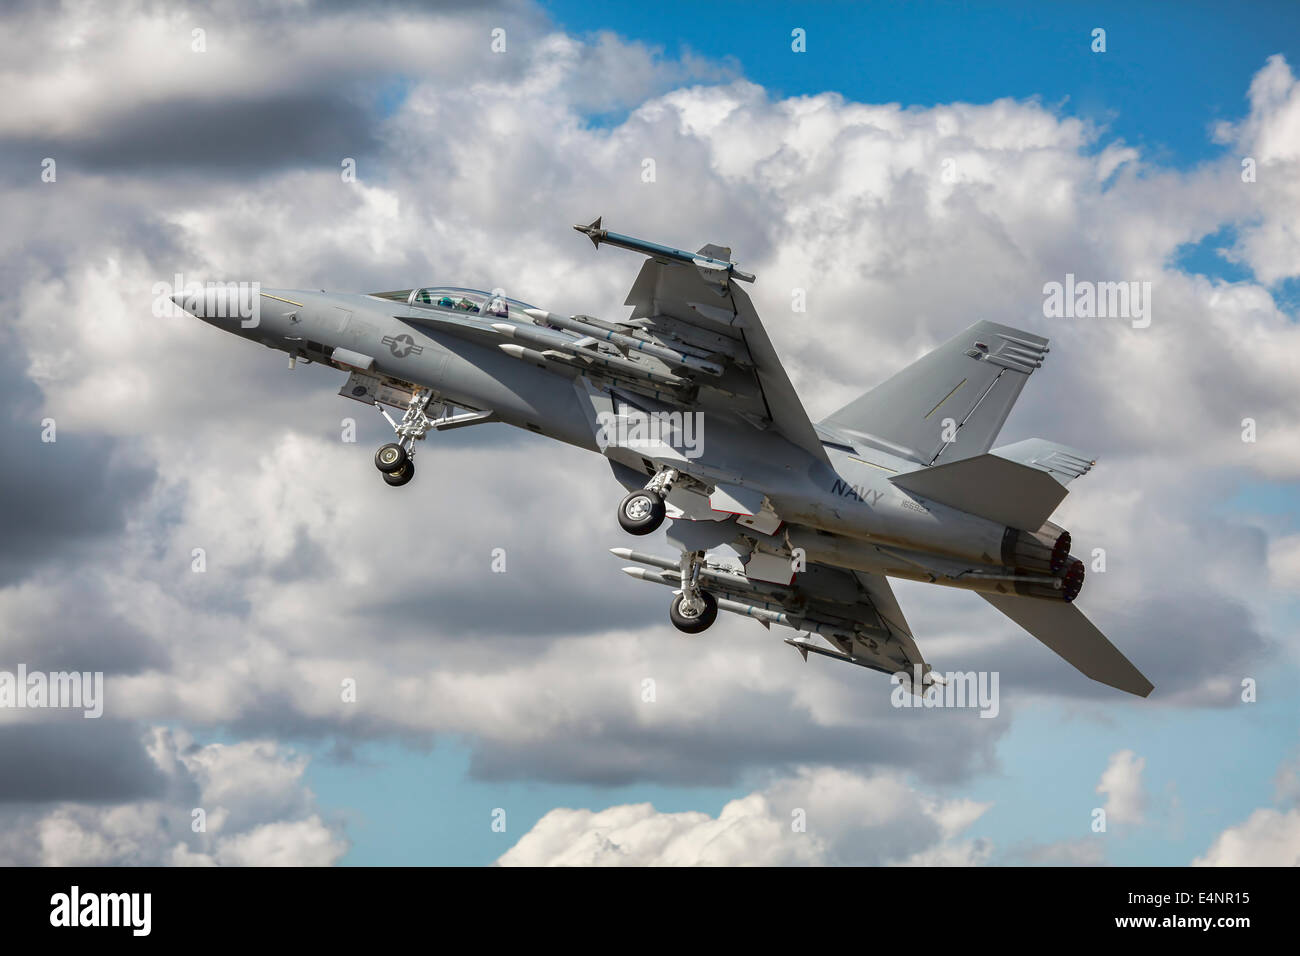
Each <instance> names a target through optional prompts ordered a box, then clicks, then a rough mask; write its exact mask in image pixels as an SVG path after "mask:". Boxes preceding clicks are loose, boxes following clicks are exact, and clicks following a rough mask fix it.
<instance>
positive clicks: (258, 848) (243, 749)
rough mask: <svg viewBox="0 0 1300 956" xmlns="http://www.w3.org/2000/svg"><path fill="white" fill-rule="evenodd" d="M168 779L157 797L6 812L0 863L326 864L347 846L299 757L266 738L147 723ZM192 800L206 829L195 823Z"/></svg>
mask: <svg viewBox="0 0 1300 956" xmlns="http://www.w3.org/2000/svg"><path fill="white" fill-rule="evenodd" d="M145 746H146V750H147V752H148V754H149V756H150V758H151V759H152V761H153V764H154V766H155V767H156V769H157V770H158V772H159V773H160V774H161V775H162V777H163V779H164V781H165V788H164V789H165V795H164V796H163V797H161V798H158V799H148V800H141V801H136V802H128V803H122V804H117V805H113V806H94V805H90V804H73V803H65V804H61V805H59V806H57V807H55V808H54V809H52V810H50V811H48V812H46V813H44V814H41V815H36V816H33V815H31V814H29V813H25V812H12V813H10V814H9V815H8V816H7V817H6V818H5V820H4V828H5V830H6V831H7V833H6V836H5V837H4V838H3V839H0V862H2V863H4V864H5V865H15V864H18V865H41V866H120V865H131V866H159V865H184V866H205V865H207V866H210V865H214V864H220V865H227V866H328V865H332V864H334V863H337V862H338V861H339V859H340V858H341V857H342V856H343V854H344V853H346V852H347V849H348V842H347V839H346V838H345V837H344V836H343V834H342V830H341V827H340V826H338V825H337V824H330V823H328V822H326V821H325V820H324V819H323V818H322V817H321V816H320V814H319V813H318V812H317V811H316V809H315V800H314V797H313V795H312V793H311V791H310V790H309V789H308V788H307V787H306V785H305V783H304V782H303V779H302V777H303V773H304V771H305V770H306V761H305V760H304V759H303V758H301V757H299V756H296V755H294V754H293V753H291V752H288V751H286V750H285V749H284V748H283V747H282V746H281V745H278V744H275V743H273V742H269V741H244V742H240V743H236V744H207V745H205V746H201V747H200V746H196V745H194V744H193V742H192V741H191V740H190V738H189V737H188V735H186V734H184V733H178V732H173V731H170V730H167V729H165V728H162V727H157V728H154V729H153V730H152V731H151V732H150V734H149V737H148V738H147V739H146V741H145ZM195 809H202V810H203V811H204V814H205V816H204V818H203V819H204V823H205V829H204V830H203V832H195V831H194V829H193V822H194V821H195V819H196V817H195V816H194V810H195Z"/></svg>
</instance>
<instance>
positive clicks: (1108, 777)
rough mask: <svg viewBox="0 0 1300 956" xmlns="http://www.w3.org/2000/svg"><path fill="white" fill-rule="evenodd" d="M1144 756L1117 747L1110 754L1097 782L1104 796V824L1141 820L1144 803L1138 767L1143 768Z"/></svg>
mask: <svg viewBox="0 0 1300 956" xmlns="http://www.w3.org/2000/svg"><path fill="white" fill-rule="evenodd" d="M1146 765H1147V760H1146V758H1145V757H1139V756H1138V755H1137V754H1135V753H1134V752H1133V751H1131V750H1121V751H1119V752H1117V753H1113V754H1111V756H1110V762H1109V763H1107V764H1106V769H1105V770H1103V771H1102V774H1101V780H1100V781H1099V782H1098V784H1097V792H1098V793H1104V794H1105V795H1106V804H1105V806H1104V807H1103V808H1102V809H1104V810H1105V811H1106V820H1107V822H1108V823H1141V822H1142V821H1143V819H1144V815H1145V812H1146V805H1147V795H1146V789H1145V788H1144V787H1143V785H1142V770H1143V769H1144V768H1145V767H1146Z"/></svg>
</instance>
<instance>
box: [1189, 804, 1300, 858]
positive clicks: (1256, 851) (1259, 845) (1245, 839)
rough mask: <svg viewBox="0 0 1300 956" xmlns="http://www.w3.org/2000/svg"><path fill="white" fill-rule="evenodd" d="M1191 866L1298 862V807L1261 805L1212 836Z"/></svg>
mask: <svg viewBox="0 0 1300 956" xmlns="http://www.w3.org/2000/svg"><path fill="white" fill-rule="evenodd" d="M1192 866H1300V809H1291V810H1286V811H1281V810H1272V809H1267V808H1265V809H1260V810H1256V811H1255V812H1254V813H1252V814H1251V815H1250V816H1249V817H1248V818H1247V819H1246V820H1245V822H1243V823H1240V824H1238V825H1237V826H1233V827H1229V828H1228V829H1226V830H1224V831H1223V832H1222V833H1220V834H1219V835H1218V836H1217V837H1215V839H1214V842H1213V843H1212V844H1210V848H1209V849H1208V850H1206V851H1205V855H1204V856H1199V857H1197V858H1196V859H1195V860H1193V861H1192Z"/></svg>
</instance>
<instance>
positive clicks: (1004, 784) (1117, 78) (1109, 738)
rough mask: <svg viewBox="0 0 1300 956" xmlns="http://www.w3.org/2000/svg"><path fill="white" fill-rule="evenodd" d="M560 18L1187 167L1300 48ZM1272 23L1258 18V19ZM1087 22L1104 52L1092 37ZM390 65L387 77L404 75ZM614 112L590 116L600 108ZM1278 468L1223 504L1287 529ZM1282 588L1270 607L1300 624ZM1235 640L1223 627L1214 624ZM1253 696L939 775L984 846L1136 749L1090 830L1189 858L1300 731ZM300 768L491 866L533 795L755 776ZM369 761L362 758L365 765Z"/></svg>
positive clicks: (329, 795) (410, 850) (1299, 29)
mask: <svg viewBox="0 0 1300 956" xmlns="http://www.w3.org/2000/svg"><path fill="white" fill-rule="evenodd" d="M544 6H545V8H546V9H547V10H548V11H549V12H550V13H551V15H552V16H553V18H554V20H555V22H556V24H557V25H558V26H560V27H562V28H563V29H565V30H566V31H568V32H570V33H573V34H577V35H584V34H588V33H591V32H595V31H604V30H610V31H614V32H616V33H618V34H619V35H621V36H622V37H624V38H627V39H632V40H639V41H642V42H645V43H647V44H651V45H657V46H660V47H662V48H663V49H664V51H665V52H666V53H667V54H669V55H680V54H681V53H682V52H684V51H686V50H690V51H693V52H694V53H696V54H699V55H702V56H705V57H709V58H716V59H731V60H733V61H734V62H735V63H737V64H738V65H739V67H740V69H741V71H742V72H743V75H744V76H745V77H746V78H747V79H749V80H751V81H753V82H755V83H758V84H761V85H762V86H764V87H766V88H767V90H768V91H769V94H770V95H771V96H772V97H774V98H775V97H781V96H789V95H800V94H817V93H822V92H825V91H835V92H838V93H840V94H842V95H843V96H844V97H846V98H849V99H855V100H861V101H864V102H899V103H901V104H903V105H905V106H907V105H917V106H929V105H933V104H936V103H946V102H952V101H967V102H974V103H983V102H988V101H991V100H994V99H997V98H1001V97H1015V98H1030V97H1037V98H1039V99H1041V100H1042V101H1043V102H1044V103H1045V104H1047V105H1049V106H1052V107H1054V108H1056V109H1058V110H1059V111H1060V112H1062V113H1063V114H1065V115H1074V116H1078V117H1081V118H1084V119H1087V120H1090V121H1092V122H1094V123H1097V124H1099V125H1104V126H1105V127H1107V129H1108V135H1107V136H1106V137H1105V138H1104V139H1103V142H1111V141H1113V140H1114V139H1115V138H1122V139H1123V140H1124V141H1126V142H1127V143H1128V144H1130V145H1136V146H1139V147H1141V149H1142V152H1143V155H1144V156H1145V157H1146V158H1147V159H1149V160H1152V161H1154V162H1156V163H1158V164H1159V165H1162V166H1166V167H1173V168H1187V167H1191V166H1194V165H1196V164H1198V163H1201V162H1203V161H1205V160H1207V159H1209V158H1212V157H1215V156H1217V155H1219V154H1220V152H1221V150H1222V149H1223V147H1221V146H1219V145H1216V144H1215V143H1213V142H1212V141H1211V138H1210V134H1209V129H1210V126H1211V124H1212V123H1214V122H1216V121H1218V120H1237V119H1239V118H1240V117H1242V116H1243V115H1244V114H1245V112H1246V102H1245V99H1244V96H1245V91H1246V87H1247V85H1248V83H1249V81H1250V78H1251V76H1252V75H1253V74H1254V73H1255V72H1256V71H1257V70H1258V69H1259V68H1260V66H1261V65H1262V64H1263V62H1264V61H1265V59H1266V58H1267V57H1268V56H1269V55H1271V54H1274V53H1279V52H1281V53H1284V54H1285V55H1286V56H1287V58H1288V60H1290V62H1292V63H1300V4H1295V3H1283V2H1278V3H1254V4H1249V5H1223V4H1210V3H1198V2H1185V3H1179V4H1176V5H1173V4H1158V3H1140V2H1131V0H1130V2H1123V3H1109V2H1102V3H1088V4H1074V3H1047V4H1018V3H981V4H966V3H908V4H896V3H869V4H868V3H862V4H822V3H808V4H800V5H797V6H791V5H788V4H778V3H770V2H758V3H743V4H741V3H725V2H724V3H714V4H709V5H707V6H706V7H703V8H702V7H701V6H700V5H699V4H697V3H687V2H680V0H665V2H660V3H657V4H655V5H653V7H651V8H647V7H646V6H645V5H643V4H613V5H592V4H589V3H586V2H579V0H553V2H548V3H545V4H544ZM1261 21H1267V22H1268V23H1269V24H1270V26H1269V27H1268V28H1266V29H1265V28H1260V27H1259V22H1261ZM794 27H802V28H804V29H805V30H806V31H807V36H808V49H809V52H808V53H807V54H805V55H792V54H791V53H790V51H789V43H790V31H791V29H792V28H794ZM1094 27H1102V28H1104V29H1105V30H1106V43H1107V52H1106V53H1105V54H1104V55H1098V54H1094V53H1093V52H1092V51H1091V49H1090V44H1091V31H1092V30H1093V28H1094ZM400 88H401V87H400V83H398V82H395V84H394V89H400ZM619 119H621V117H617V116H615V117H611V116H598V117H591V121H592V122H593V123H598V124H606V123H611V122H617V121H618V120H619ZM1234 239H1235V234H1234V232H1233V231H1232V230H1231V229H1230V228H1227V229H1224V230H1221V231H1220V232H1217V233H1213V234H1211V235H1210V236H1208V237H1206V238H1205V239H1204V240H1202V241H1201V242H1198V243H1193V244H1188V245H1187V246H1185V247H1184V248H1183V249H1182V250H1181V251H1180V254H1179V256H1178V259H1177V265H1178V267H1179V268H1181V269H1184V270H1186V271H1189V272H1198V273H1202V274H1205V275H1209V276H1211V277H1214V278H1219V279H1225V280H1227V281H1241V280H1246V279H1249V278H1250V272H1249V270H1248V269H1245V268H1244V267H1242V266H1239V265H1234V264H1232V263H1229V262H1227V261H1226V260H1224V259H1223V258H1222V257H1221V256H1219V255H1217V253H1216V250H1217V249H1219V248H1222V247H1225V246H1228V245H1231V243H1232V242H1233V241H1234ZM1298 500H1300V499H1298V497H1297V494H1296V489H1295V488H1294V486H1293V485H1291V484H1289V483H1280V484H1268V483H1265V482H1258V483H1251V484H1244V485H1243V486H1242V487H1241V488H1240V489H1239V491H1238V493H1237V494H1236V495H1235V497H1233V498H1232V499H1231V500H1229V501H1227V502H1226V503H1224V505H1223V507H1224V509H1225V511H1226V512H1227V513H1229V514H1238V515H1244V514H1259V513H1262V514H1264V515H1269V516H1273V518H1275V519H1277V520H1281V521H1284V522H1286V523H1287V524H1288V525H1290V526H1292V530H1294V517H1293V516H1294V514H1295V512H1296V505H1297V502H1298ZM1294 611H1295V609H1294V605H1292V606H1290V607H1289V608H1287V609H1284V611H1283V612H1281V613H1280V614H1279V619H1277V620H1274V621H1272V622H1271V623H1272V624H1274V625H1275V626H1282V627H1288V626H1294V623H1295V621H1296V615H1295V613H1294ZM1224 640H1225V654H1231V635H1224ZM1274 676H1275V677H1279V678H1290V679H1289V680H1288V679H1283V680H1279V681H1277V682H1275V683H1273V684H1272V685H1271V686H1272V687H1273V688H1274V692H1272V693H1270V694H1267V695H1265V698H1264V699H1263V700H1261V702H1260V703H1258V704H1256V705H1253V706H1249V707H1239V708H1236V709H1233V710H1231V711H1224V710H1200V711H1196V710H1191V711H1189V710H1181V709H1180V710H1170V709H1157V708H1151V709H1147V710H1142V709H1140V708H1136V709H1135V708H1126V709H1125V710H1124V711H1123V718H1122V720H1121V721H1114V720H1111V719H1109V718H1108V716H1107V715H1106V713H1105V711H1104V710H1100V709H1096V708H1082V707H1075V706H1070V705H1053V704H1046V703H1044V704H1040V705H1037V706H1036V707H1035V709H1034V711H1033V712H1032V713H1021V714H1019V715H1018V718H1017V719H1016V720H1015V722H1014V723H1013V725H1012V729H1011V731H1010V732H1009V733H1008V734H1007V735H1006V736H1005V737H1004V738H1003V739H1002V740H1001V741H1000V743H999V745H998V749H997V756H998V760H999V763H1000V766H999V768H998V769H997V770H996V771H994V772H991V773H988V774H984V775H981V776H979V777H977V778H976V779H975V780H974V781H967V782H965V783H963V784H961V785H959V786H956V787H953V788H952V789H951V791H950V794H951V795H953V796H967V797H971V798H973V799H977V800H980V801H988V802H990V803H992V804H993V807H992V809H991V810H990V811H988V813H987V814H986V815H985V816H984V817H983V818H981V819H980V820H979V821H978V822H977V823H976V824H975V825H974V827H972V829H971V831H970V833H971V835H973V836H978V837H988V838H990V839H992V840H993V841H994V842H995V844H997V846H998V847H999V857H998V859H1007V856H1006V854H1007V853H1008V852H1009V851H1012V850H1013V849H1014V848H1015V847H1017V846H1021V845H1024V844H1026V843H1031V842H1034V843H1044V842H1048V841H1068V840H1074V839H1083V838H1090V834H1089V830H1088V822H1089V816H1088V813H1089V810H1090V808H1091V807H1093V806H1096V805H1098V803H1099V802H1100V801H1101V799H1102V798H1101V797H1099V796H1097V795H1096V794H1095V793H1094V788H1095V786H1096V783H1097V780H1098V777H1099V775H1100V774H1101V772H1102V770H1103V769H1104V768H1105V766H1106V763H1107V760H1108V757H1109V756H1110V755H1111V754H1113V753H1115V752H1116V751H1118V750H1122V749H1125V748H1130V749H1134V750H1136V751H1137V752H1138V753H1139V754H1140V755H1142V756H1144V757H1145V758H1146V760H1147V767H1146V771H1145V774H1144V782H1145V785H1146V788H1147V791H1148V793H1149V794H1150V795H1151V796H1152V801H1153V805H1154V806H1155V807H1156V809H1155V810H1153V822H1154V824H1155V825H1154V826H1150V827H1146V828H1142V829H1141V830H1140V832H1139V831H1134V832H1132V833H1127V832H1125V833H1113V834H1111V835H1108V836H1106V837H1091V838H1092V839H1104V840H1106V841H1107V848H1106V857H1107V859H1108V860H1109V861H1110V862H1113V863H1118V864H1139V863H1143V864H1172V865H1181V864H1185V863H1187V862H1189V861H1190V860H1191V859H1192V858H1193V857H1195V856H1197V855H1198V854H1200V853H1202V852H1204V850H1205V848H1206V845H1207V843H1208V841H1209V840H1210V839H1211V838H1212V836H1213V835H1214V834H1216V833H1218V832H1219V831H1221V830H1222V829H1223V828H1224V827H1227V826H1229V825H1231V824H1233V823H1235V822H1238V821H1240V820H1241V819H1242V817H1243V816H1245V815H1246V813H1247V812H1249V810H1250V809H1251V808H1254V807H1258V806H1266V805H1268V804H1269V803H1270V800H1271V795H1272V790H1273V783H1272V781H1273V776H1274V774H1275V772H1276V769H1277V767H1278V765H1279V763H1280V762H1281V761H1282V760H1283V759H1284V758H1285V757H1286V756H1287V754H1288V753H1290V752H1292V751H1293V750H1294V748H1295V746H1296V744H1297V738H1296V731H1295V723H1296V722H1295V719H1294V718H1295V711H1296V699H1295V695H1294V691H1287V692H1286V693H1285V695H1284V696H1279V695H1278V694H1277V693H1276V688H1277V687H1278V686H1279V685H1280V686H1284V687H1294V686H1295V682H1294V677H1295V675H1294V674H1289V675H1283V674H1275V675H1274ZM298 746H300V747H301V748H302V749H304V750H306V751H307V752H309V753H313V754H314V759H313V761H312V763H311V767H310V770H309V780H310V783H311V786H312V787H313V789H314V790H315V791H316V793H317V795H318V797H319V800H320V803H321V805H322V807H323V808H324V809H325V810H326V811H327V812H329V813H332V814H336V815H342V816H344V817H345V818H346V819H347V821H348V828H347V829H348V835H349V837H350V838H351V840H352V842H353V846H352V849H351V851H350V853H349V854H348V855H347V857H346V858H345V861H344V862H345V863H351V864H386V863H446V864H464V865H479V864H486V863H490V862H491V861H492V860H494V859H495V858H496V857H497V856H498V855H499V854H500V853H502V852H504V851H505V850H506V849H507V848H508V847H509V845H510V844H511V843H513V842H514V840H515V839H517V838H518V836H519V835H520V834H521V833H523V832H524V831H525V830H526V829H527V828H529V827H530V826H531V825H532V824H533V823H534V822H536V820H537V819H539V818H540V817H541V816H542V815H543V814H544V813H545V812H546V811H547V810H549V809H551V808H553V807H556V806H571V807H587V808H592V809H600V808H603V807H608V806H612V805H616V804H623V803H635V802H644V801H650V802H652V803H654V805H655V806H656V807H657V808H658V809H660V810H663V811H677V810H688V809H689V810H701V811H705V812H707V813H710V814H717V813H718V811H719V810H720V809H721V807H722V805H723V804H724V803H725V802H726V801H727V800H728V799H731V798H734V797H739V796H742V795H744V794H746V793H748V792H750V790H751V789H753V785H754V784H755V782H756V781H754V780H739V781H737V782H736V785H735V786H734V787H728V788H717V787H698V788H692V787H670V786H658V785H653V786H652V785H640V786H626V787H617V788H598V787H591V786H579V785H554V784H541V783H520V782H509V783H498V782H491V781H483V780H476V779H473V778H472V777H471V775H470V773H469V761H470V753H469V750H468V749H467V748H466V747H463V746H461V745H460V744H458V743H456V742H454V741H443V742H439V743H438V744H437V745H436V746H435V747H433V748H432V749H431V750H425V749H421V748H417V747H407V746H403V745H401V744H395V743H385V744H382V745H369V746H363V747H361V748H360V749H359V750H358V751H357V752H356V753H355V755H354V757H355V759H356V760H358V761H360V766H359V765H358V763H354V762H352V761H337V760H335V759H333V758H332V757H331V755H330V753H329V752H328V749H327V748H325V747H322V746H318V745H313V744H311V743H309V742H299V744H298ZM359 770H361V771H362V772H358V771H359ZM495 807H504V808H506V809H507V812H508V821H509V822H508V832H507V833H506V834H499V833H493V832H492V831H491V828H490V822H491V821H490V811H491V808H495Z"/></svg>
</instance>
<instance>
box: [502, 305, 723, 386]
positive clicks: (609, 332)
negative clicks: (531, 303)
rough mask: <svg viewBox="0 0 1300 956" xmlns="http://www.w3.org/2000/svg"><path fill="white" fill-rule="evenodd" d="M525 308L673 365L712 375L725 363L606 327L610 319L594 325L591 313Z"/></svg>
mask: <svg viewBox="0 0 1300 956" xmlns="http://www.w3.org/2000/svg"><path fill="white" fill-rule="evenodd" d="M524 312H525V314H526V315H529V316H531V317H532V318H533V319H534V320H536V321H540V322H545V323H547V324H549V325H554V326H556V327H558V328H561V329H568V330H569V331H570V332H577V333H578V334H579V335H586V336H589V337H590V338H593V339H597V340H603V341H606V342H609V343H610V344H612V345H615V346H617V347H618V348H620V349H635V350H636V351H638V352H644V353H645V354H646V355H653V356H654V357H655V358H657V359H662V360H663V361H665V362H667V363H669V364H670V365H676V366H678V367H680V368H688V369H691V370H693V371H697V372H706V373H708V374H709V375H721V374H722V366H721V365H719V364H718V363H717V362H708V361H705V360H704V359H701V358H697V357H696V356H694V355H687V354H686V353H685V352H679V351H677V350H676V349H670V348H668V347H666V346H663V345H657V344H656V343H654V342H646V341H644V340H643V339H639V338H636V337H634V336H631V335H628V334H626V332H621V331H618V330H616V329H610V328H606V326H608V325H609V324H610V323H607V322H602V323H600V325H595V324H594V323H593V322H592V320H591V319H590V317H589V316H583V317H582V318H581V319H580V318H578V317H577V316H564V315H557V314H556V313H554V312H547V311H545V310H543V309H525V310H524Z"/></svg>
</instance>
